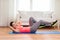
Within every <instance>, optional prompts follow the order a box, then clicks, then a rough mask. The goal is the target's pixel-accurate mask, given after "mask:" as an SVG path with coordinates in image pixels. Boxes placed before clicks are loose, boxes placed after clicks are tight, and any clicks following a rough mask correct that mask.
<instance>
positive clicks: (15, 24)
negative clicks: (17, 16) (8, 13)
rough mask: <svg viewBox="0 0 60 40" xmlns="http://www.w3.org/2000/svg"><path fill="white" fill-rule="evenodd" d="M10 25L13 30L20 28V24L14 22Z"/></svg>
mask: <svg viewBox="0 0 60 40" xmlns="http://www.w3.org/2000/svg"><path fill="white" fill-rule="evenodd" d="M12 25H13V27H15V28H19V27H20V26H21V23H20V22H16V23H13V24H12Z"/></svg>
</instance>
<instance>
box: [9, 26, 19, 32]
mask: <svg viewBox="0 0 60 40" xmlns="http://www.w3.org/2000/svg"><path fill="white" fill-rule="evenodd" d="M9 28H10V29H11V30H13V31H15V32H19V31H18V30H16V29H14V28H13V27H11V26H9Z"/></svg>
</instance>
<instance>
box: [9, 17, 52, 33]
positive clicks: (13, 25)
mask: <svg viewBox="0 0 60 40" xmlns="http://www.w3.org/2000/svg"><path fill="white" fill-rule="evenodd" d="M29 24H30V27H23V26H21V22H16V23H14V22H11V23H10V28H11V29H12V30H13V32H28V33H35V32H36V31H37V29H38V27H39V26H40V25H41V24H43V25H45V26H51V23H50V22H46V21H43V20H40V21H38V22H36V21H35V20H34V18H32V17H30V19H29Z"/></svg>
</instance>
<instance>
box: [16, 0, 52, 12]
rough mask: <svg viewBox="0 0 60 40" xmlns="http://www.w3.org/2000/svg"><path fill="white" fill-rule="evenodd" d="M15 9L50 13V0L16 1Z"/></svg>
mask: <svg viewBox="0 0 60 40" xmlns="http://www.w3.org/2000/svg"><path fill="white" fill-rule="evenodd" d="M16 7H17V10H20V11H50V10H51V0H16Z"/></svg>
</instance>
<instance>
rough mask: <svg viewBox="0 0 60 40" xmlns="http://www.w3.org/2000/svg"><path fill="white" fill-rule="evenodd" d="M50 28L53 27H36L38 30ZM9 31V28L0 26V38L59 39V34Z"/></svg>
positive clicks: (6, 39)
mask: <svg viewBox="0 0 60 40" xmlns="http://www.w3.org/2000/svg"><path fill="white" fill-rule="evenodd" d="M52 30H54V29H38V31H52ZM56 30H57V29H56ZM9 31H10V29H9V28H0V40H60V34H9ZM57 31H60V30H57Z"/></svg>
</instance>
